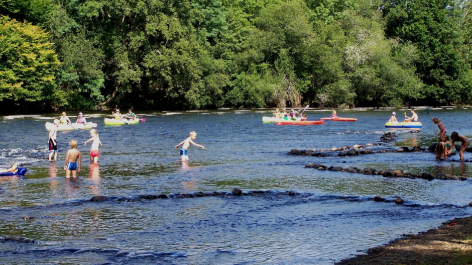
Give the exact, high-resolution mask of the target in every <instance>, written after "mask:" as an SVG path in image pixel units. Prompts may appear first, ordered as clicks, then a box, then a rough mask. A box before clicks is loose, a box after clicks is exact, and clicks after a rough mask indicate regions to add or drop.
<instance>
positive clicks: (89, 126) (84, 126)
mask: <svg viewBox="0 0 472 265" xmlns="http://www.w3.org/2000/svg"><path fill="white" fill-rule="evenodd" d="M45 126H46V130H48V131H50V130H51V129H53V128H55V127H56V125H54V123H52V122H46V124H45ZM95 127H97V124H96V123H93V122H87V123H86V124H75V123H72V124H59V127H57V130H58V131H73V130H78V129H83V130H88V129H92V128H95Z"/></svg>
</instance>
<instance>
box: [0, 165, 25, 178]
mask: <svg viewBox="0 0 472 265" xmlns="http://www.w3.org/2000/svg"><path fill="white" fill-rule="evenodd" d="M26 171H28V170H27V169H26V168H24V167H19V168H18V170H17V171H16V172H0V177H3V176H15V175H20V176H22V175H24V174H26Z"/></svg>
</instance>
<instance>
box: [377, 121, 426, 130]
mask: <svg viewBox="0 0 472 265" xmlns="http://www.w3.org/2000/svg"><path fill="white" fill-rule="evenodd" d="M421 127H423V124H421V122H418V121H410V122H387V123H385V128H421Z"/></svg>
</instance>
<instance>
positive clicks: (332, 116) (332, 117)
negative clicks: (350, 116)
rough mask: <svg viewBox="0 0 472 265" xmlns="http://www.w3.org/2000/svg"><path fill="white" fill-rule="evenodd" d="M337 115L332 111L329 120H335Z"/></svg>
mask: <svg viewBox="0 0 472 265" xmlns="http://www.w3.org/2000/svg"><path fill="white" fill-rule="evenodd" d="M337 117H338V115H337V114H336V110H333V113H331V117H330V118H331V119H336V118H337Z"/></svg>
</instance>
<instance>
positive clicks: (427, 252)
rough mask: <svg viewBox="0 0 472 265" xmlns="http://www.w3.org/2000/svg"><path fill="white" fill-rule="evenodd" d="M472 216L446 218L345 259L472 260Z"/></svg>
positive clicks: (341, 264) (378, 261) (355, 261)
mask: <svg viewBox="0 0 472 265" xmlns="http://www.w3.org/2000/svg"><path fill="white" fill-rule="evenodd" d="M471 263H472V216H471V217H466V218H456V219H453V220H450V221H447V222H444V223H443V224H442V225H441V226H439V227H438V228H434V229H430V230H428V231H426V232H423V233H419V234H417V235H405V236H404V237H403V238H400V239H396V240H393V241H392V242H390V243H388V244H387V245H385V246H380V247H375V248H372V249H369V250H368V251H367V254H363V255H359V256H356V257H354V258H350V259H346V260H342V261H341V262H339V263H337V264H338V265H354V264H471Z"/></svg>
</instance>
